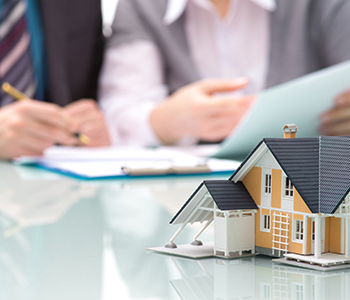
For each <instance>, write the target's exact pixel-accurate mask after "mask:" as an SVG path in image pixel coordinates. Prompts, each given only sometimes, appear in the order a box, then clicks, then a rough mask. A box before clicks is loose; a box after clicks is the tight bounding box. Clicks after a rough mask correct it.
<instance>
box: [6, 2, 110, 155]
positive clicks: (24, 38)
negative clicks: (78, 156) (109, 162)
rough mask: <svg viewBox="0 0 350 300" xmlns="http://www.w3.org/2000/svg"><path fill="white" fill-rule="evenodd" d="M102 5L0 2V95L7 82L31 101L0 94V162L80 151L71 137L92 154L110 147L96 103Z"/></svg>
mask: <svg viewBox="0 0 350 300" xmlns="http://www.w3.org/2000/svg"><path fill="white" fill-rule="evenodd" d="M100 5H101V4H100V0H84V1H82V0H69V1H68V0H60V1H55V0H45V1H44V0H0V87H1V85H2V84H3V83H4V82H8V83H10V84H11V85H12V86H13V87H15V88H16V89H18V90H20V91H21V92H23V93H25V94H26V95H27V96H28V98H30V99H26V100H25V101H17V102H16V101H14V100H13V99H11V97H10V96H9V95H7V94H5V93H4V92H3V91H1V92H0V159H11V158H13V157H16V156H20V155H40V154H42V153H43V150H44V149H45V148H47V147H50V146H52V145H54V144H56V143H59V144H62V145H76V144H79V141H78V139H77V137H75V136H74V135H73V133H75V132H80V133H84V134H86V135H87V136H88V137H89V138H90V139H91V142H90V143H89V146H105V145H109V144H110V141H109V134H108V131H107V127H106V124H105V121H104V117H103V114H102V112H101V111H100V109H99V108H98V106H97V104H96V101H95V100H93V99H95V98H96V90H97V77H98V74H99V70H100V66H101V63H102V54H103V46H104V38H103V35H102V17H101V9H100ZM32 99H35V100H32ZM37 100H41V101H37ZM75 100H77V101H75Z"/></svg>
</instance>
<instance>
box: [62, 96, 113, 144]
mask: <svg viewBox="0 0 350 300" xmlns="http://www.w3.org/2000/svg"><path fill="white" fill-rule="evenodd" d="M64 110H65V112H66V113H67V114H68V115H69V116H70V117H71V118H72V119H74V121H75V122H77V124H78V132H79V133H83V134H85V135H87V136H88V137H89V138H90V139H91V142H90V143H89V144H88V145H87V146H92V147H98V146H109V145H110V144H111V142H110V138H109V133H108V130H107V126H106V123H105V119H104V116H103V114H102V112H101V111H100V110H99V108H98V106H97V104H96V102H95V101H94V100H92V99H81V100H78V101H76V102H73V103H71V104H69V105H67V106H66V107H65V108H64ZM81 146H84V145H83V144H81Z"/></svg>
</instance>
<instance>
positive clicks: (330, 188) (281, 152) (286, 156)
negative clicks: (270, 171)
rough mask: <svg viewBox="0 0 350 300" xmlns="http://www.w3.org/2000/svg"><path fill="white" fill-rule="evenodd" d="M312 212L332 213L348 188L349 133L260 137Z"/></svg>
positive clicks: (349, 174) (349, 168)
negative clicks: (338, 135)
mask: <svg viewBox="0 0 350 300" xmlns="http://www.w3.org/2000/svg"><path fill="white" fill-rule="evenodd" d="M263 141H264V142H265V144H266V146H267V147H268V148H269V149H270V151H271V152H272V154H273V155H274V157H275V158H276V160H277V161H278V162H279V164H280V165H281V167H282V169H283V171H284V172H285V174H286V175H287V176H288V177H289V179H290V180H291V181H292V183H293V185H294V187H295V188H296V190H297V191H298V192H299V194H300V196H301V197H302V198H303V199H304V201H305V203H306V205H307V206H308V207H309V208H310V210H311V212H312V213H328V214H332V213H334V212H335V211H336V210H337V208H338V207H339V205H340V204H341V202H342V201H343V200H344V198H345V196H346V195H347V194H348V192H349V188H350V136H343V137H328V136H327V137H326V136H321V137H317V138H296V139H275V138H266V139H264V140H263Z"/></svg>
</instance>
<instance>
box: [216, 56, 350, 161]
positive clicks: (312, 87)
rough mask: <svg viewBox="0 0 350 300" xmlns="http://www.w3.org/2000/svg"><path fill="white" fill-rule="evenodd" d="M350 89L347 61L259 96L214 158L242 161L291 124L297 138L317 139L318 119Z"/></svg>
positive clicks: (349, 73)
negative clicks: (296, 129)
mask: <svg viewBox="0 0 350 300" xmlns="http://www.w3.org/2000/svg"><path fill="white" fill-rule="evenodd" d="M349 88H350V62H345V63H341V64H338V65H335V66H332V67H329V68H326V69H323V70H320V71H318V72H315V73H311V74H308V75H306V76H303V77H300V78H298V79H295V80H292V81H289V82H287V83H284V84H281V85H278V86H275V87H272V88H270V89H267V90H265V91H263V92H261V93H260V95H259V96H258V99H257V101H256V104H255V106H254V107H253V108H252V109H251V111H250V112H249V113H248V114H247V116H246V117H245V118H244V119H243V120H242V122H241V123H240V124H239V125H238V126H237V129H236V130H235V131H234V132H232V134H231V136H230V137H228V138H227V139H226V140H225V141H224V142H223V143H222V145H221V148H220V150H219V151H218V152H217V153H216V154H214V157H221V158H231V159H232V158H234V159H240V160H242V159H243V158H244V157H245V156H246V155H247V154H248V153H249V152H250V151H251V150H252V149H253V148H254V147H255V146H256V145H257V144H258V143H259V142H260V140H262V139H263V138H265V137H274V138H278V137H283V133H282V127H283V125H285V124H290V123H294V124H296V125H297V126H298V133H297V137H315V136H318V132H317V127H318V125H319V116H320V114H321V113H322V112H324V111H325V110H327V109H329V108H330V107H331V106H332V103H333V101H334V99H335V97H336V96H337V95H339V94H340V93H342V92H344V91H346V90H349Z"/></svg>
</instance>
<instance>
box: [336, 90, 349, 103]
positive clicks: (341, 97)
mask: <svg viewBox="0 0 350 300" xmlns="http://www.w3.org/2000/svg"><path fill="white" fill-rule="evenodd" d="M334 103H335V106H338V107H343V106H348V105H350V90H349V91H346V92H344V93H342V94H340V95H339V96H337V97H336V98H335V101H334Z"/></svg>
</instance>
